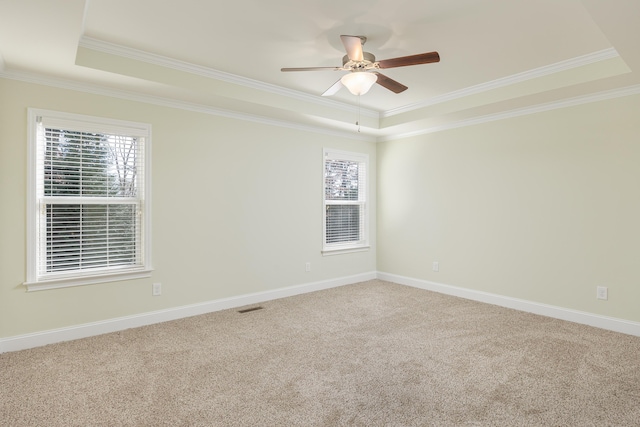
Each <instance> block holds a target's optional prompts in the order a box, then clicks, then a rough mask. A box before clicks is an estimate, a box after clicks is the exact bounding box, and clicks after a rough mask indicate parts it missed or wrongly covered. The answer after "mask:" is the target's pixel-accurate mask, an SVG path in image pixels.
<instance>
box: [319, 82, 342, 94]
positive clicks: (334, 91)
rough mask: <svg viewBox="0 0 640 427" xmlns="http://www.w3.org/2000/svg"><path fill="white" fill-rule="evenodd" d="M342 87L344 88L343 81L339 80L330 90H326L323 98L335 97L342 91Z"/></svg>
mask: <svg viewBox="0 0 640 427" xmlns="http://www.w3.org/2000/svg"><path fill="white" fill-rule="evenodd" d="M342 86H344V85H343V84H342V81H340V80H338V81H337V82H335V83H334V84H333V85H332V86H331V87H330V88H329V89H327V90H325V91H324V93H323V94H322V96H331V95H334V94H335V93H336V92H338V91H339V90H340V89H342Z"/></svg>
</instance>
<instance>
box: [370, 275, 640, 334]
mask: <svg viewBox="0 0 640 427" xmlns="http://www.w3.org/2000/svg"><path fill="white" fill-rule="evenodd" d="M377 277H378V279H380V280H386V281H388V282H393V283H398V284H400V285H406V286H411V287H414V288H420V289H425V290H428V291H434V292H439V293H442V294H447V295H453V296H456V297H461V298H466V299H470V300H474V301H479V302H484V303H488V304H493V305H499V306H501V307H507V308H513V309H515V310H520V311H525V312H528V313H533V314H539V315H542V316H547V317H553V318H555V319H561V320H567V321H569V322H574V323H581V324H583V325H589V326H595V327H597V328H601V329H606V330H609V331H615V332H621V333H623V334H628V335H635V336H640V323H638V322H632V321H629V320H624V319H617V318H614V317H607V316H601V315H598V314H593V313H587V312H584V311H577V310H572V309H568V308H563V307H557V306H553V305H547V304H541V303H537V302H532V301H527V300H523V299H518V298H511V297H507V296H503V295H498V294H491V293H488V292H482V291H475V290H472V289H465V288H459V287H456V286H450V285H445V284H442V283H435V282H429V281H427V280H421V279H413V278H411V277H404V276H399V275H396V274H390V273H384V272H378V275H377Z"/></svg>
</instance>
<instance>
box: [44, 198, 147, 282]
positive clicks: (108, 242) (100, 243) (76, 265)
mask: <svg viewBox="0 0 640 427" xmlns="http://www.w3.org/2000/svg"><path fill="white" fill-rule="evenodd" d="M46 212H47V226H46V228H47V231H46V267H45V272H57V271H68V270H86V269H91V268H105V267H113V266H119V265H135V264H136V263H137V260H136V248H137V246H138V245H139V239H138V237H139V233H138V224H137V217H136V212H137V205H132V204H129V205H67V204H49V205H47V207H46Z"/></svg>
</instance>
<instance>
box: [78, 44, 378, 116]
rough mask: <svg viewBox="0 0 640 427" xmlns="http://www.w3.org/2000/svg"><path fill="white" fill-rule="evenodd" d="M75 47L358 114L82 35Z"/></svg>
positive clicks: (330, 103) (290, 91)
mask: <svg viewBox="0 0 640 427" xmlns="http://www.w3.org/2000/svg"><path fill="white" fill-rule="evenodd" d="M78 47H82V48H85V49H90V50H95V51H97V52H102V53H106V54H109V55H116V56H121V57H123V58H128V59H133V60H136V61H142V62H146V63H148V64H152V65H157V66H160V67H165V68H170V69H174V70H178V71H182V72H186V73H191V74H195V75H199V76H203V77H207V78H210V79H215V80H220V81H223V82H227V83H233V84H237V85H239V86H244V87H248V88H251V89H257V90H262V91H265V92H269V93H274V94H277V95H282V96H286V97H289V98H293V99H296V100H299V101H304V102H309V103H312V104H317V105H321V106H324V107H328V108H334V109H338V110H343V111H348V112H351V113H356V112H358V108H359V107H357V106H354V105H350V104H345V103H343V102H339V101H335V100H332V99H327V98H323V97H321V96H318V95H310V94H308V93H304V92H300V91H297V90H293V89H287V88H284V87H281V86H277V85H273V84H270V83H264V82H261V81H258V80H254V79H250V78H247V77H241V76H237V75H235V74H231V73H226V72H224V71H219V70H215V69H213V68H209V67H204V66H201V65H196V64H192V63H190V62H186V61H180V60H177V59H173V58H168V57H166V56H162V55H157V54H155V53H149V52H145V51H142V50H138V49H133V48H130V47H126V46H121V45H117V44H114V43H109V42H105V41H102V40H98V39H94V38H91V37H87V36H82V37H81V38H80V42H79V43H78ZM360 114H361V115H363V116H366V117H371V118H374V119H376V120H379V119H380V113H378V112H377V111H374V110H370V109H367V108H360Z"/></svg>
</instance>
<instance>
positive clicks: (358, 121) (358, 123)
mask: <svg viewBox="0 0 640 427" xmlns="http://www.w3.org/2000/svg"><path fill="white" fill-rule="evenodd" d="M356 126H358V132H360V95H359V94H358V118H357V119H356Z"/></svg>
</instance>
